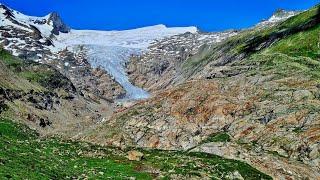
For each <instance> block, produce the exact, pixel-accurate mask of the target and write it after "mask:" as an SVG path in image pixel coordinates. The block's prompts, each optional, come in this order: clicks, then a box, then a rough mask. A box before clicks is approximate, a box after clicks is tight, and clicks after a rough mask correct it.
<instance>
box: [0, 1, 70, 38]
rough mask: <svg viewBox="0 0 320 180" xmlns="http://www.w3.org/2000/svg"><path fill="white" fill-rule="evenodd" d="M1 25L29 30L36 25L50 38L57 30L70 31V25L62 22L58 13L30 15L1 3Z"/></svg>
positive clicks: (44, 35) (43, 34)
mask: <svg viewBox="0 0 320 180" xmlns="http://www.w3.org/2000/svg"><path fill="white" fill-rule="evenodd" d="M0 26H13V27H15V28H19V29H23V30H26V31H29V32H32V31H33V29H32V27H36V28H37V29H38V30H39V31H40V32H41V34H42V36H43V37H45V38H50V37H51V35H52V33H53V32H56V31H60V30H62V31H63V32H68V27H67V26H65V25H64V24H61V20H60V19H59V16H57V14H56V13H50V14H48V15H46V16H43V17H36V16H28V15H25V14H23V13H20V12H18V11H16V10H13V9H11V8H9V7H7V6H5V5H3V4H1V3H0ZM63 26H65V27H63ZM56 34H57V33H56Z"/></svg>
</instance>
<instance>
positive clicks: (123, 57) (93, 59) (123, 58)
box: [85, 45, 149, 99]
mask: <svg viewBox="0 0 320 180" xmlns="http://www.w3.org/2000/svg"><path fill="white" fill-rule="evenodd" d="M85 48H86V49H87V55H88V61H89V63H90V64H91V65H92V66H93V67H99V66H100V67H102V68H104V69H105V70H106V71H107V72H109V73H110V74H111V75H112V76H113V77H114V78H115V80H116V81H117V82H118V83H119V84H120V85H121V86H122V87H123V88H124V89H125V90H126V92H127V97H126V98H128V99H145V98H148V97H149V93H148V92H146V91H144V90H143V89H141V88H138V87H136V86H134V85H132V84H131V83H130V81H129V79H128V76H127V73H126V72H125V69H124V67H125V63H126V62H127V61H128V60H129V56H130V55H131V54H138V53H140V52H141V50H140V49H133V48H125V47H120V46H102V45H85Z"/></svg>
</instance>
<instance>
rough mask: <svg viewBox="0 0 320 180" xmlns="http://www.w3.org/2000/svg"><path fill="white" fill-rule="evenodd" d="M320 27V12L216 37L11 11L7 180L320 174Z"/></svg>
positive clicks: (5, 41) (1, 92)
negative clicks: (81, 26) (83, 26)
mask: <svg viewBox="0 0 320 180" xmlns="http://www.w3.org/2000/svg"><path fill="white" fill-rule="evenodd" d="M319 34H320V7H319V6H315V7H313V8H311V9H309V10H306V11H284V10H278V11H276V12H275V13H274V15H273V16H272V17H271V18H270V19H268V20H265V21H262V22H261V23H259V24H257V25H255V26H254V27H252V28H249V29H243V30H230V31H225V32H212V33H208V32H201V31H199V30H198V29H197V28H196V27H174V28H170V27H166V26H165V25H156V26H150V27H143V28H139V29H133V30H125V31H93V30H74V29H72V28H70V27H68V25H66V24H65V23H64V22H63V21H62V19H61V18H60V17H59V15H58V14H57V13H51V14H49V15H47V16H44V17H33V16H27V15H24V14H22V13H20V12H18V11H15V10H13V9H10V8H8V7H7V6H5V5H0V44H1V49H0V136H1V138H0V147H2V149H1V151H0V177H6V178H8V179H10V178H13V179H14V178H17V179H19V178H21V177H22V176H23V177H25V178H30V179H91V178H92V179H97V178H98V179H99V178H101V179H106V178H120V179H272V178H274V179H318V177H320V173H319V172H320V136H319V134H320V127H319V124H320V122H319V120H320V113H319V112H320V93H319V88H320V85H319V82H320V81H319V80H320V73H319V72H320V63H319V62H320V36H319ZM26 126H28V127H26ZM30 128H31V129H32V130H30ZM70 140H72V141H70ZM85 142H86V143H85ZM26 154H27V155H28V156H26ZM29 155H30V156H29Z"/></svg>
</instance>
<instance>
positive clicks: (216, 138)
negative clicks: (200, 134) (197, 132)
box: [203, 132, 231, 143]
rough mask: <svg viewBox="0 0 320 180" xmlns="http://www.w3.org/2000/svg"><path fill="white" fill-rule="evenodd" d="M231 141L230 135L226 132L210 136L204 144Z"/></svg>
mask: <svg viewBox="0 0 320 180" xmlns="http://www.w3.org/2000/svg"><path fill="white" fill-rule="evenodd" d="M230 140H231V138H230V135H229V134H228V133H225V132H220V133H217V134H213V135H211V136H209V137H208V138H207V139H206V140H205V141H203V143H209V142H229V141H230Z"/></svg>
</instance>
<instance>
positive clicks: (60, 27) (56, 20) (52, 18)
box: [47, 12, 70, 35]
mask: <svg viewBox="0 0 320 180" xmlns="http://www.w3.org/2000/svg"><path fill="white" fill-rule="evenodd" d="M48 16H49V18H48V22H47V23H48V24H50V25H52V26H53V30H52V33H53V34H55V35H59V32H62V33H68V32H69V31H70V27H69V26H67V25H66V24H65V23H64V22H63V21H62V19H61V17H60V15H59V14H58V13H57V12H52V13H50V14H49V15H48Z"/></svg>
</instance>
